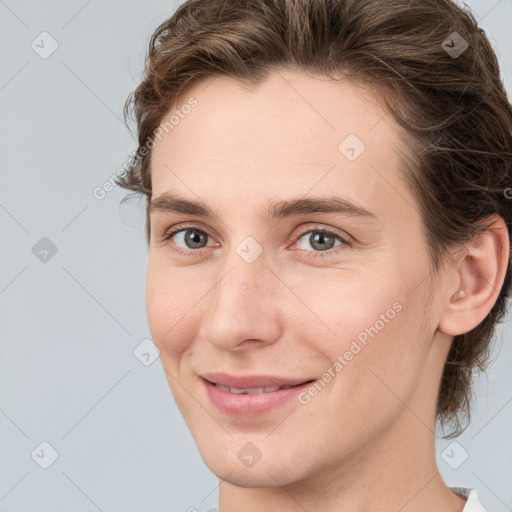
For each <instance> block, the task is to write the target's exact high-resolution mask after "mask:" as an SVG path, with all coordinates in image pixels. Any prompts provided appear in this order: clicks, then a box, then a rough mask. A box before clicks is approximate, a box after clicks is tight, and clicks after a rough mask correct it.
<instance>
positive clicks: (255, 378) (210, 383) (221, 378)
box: [200, 373, 313, 418]
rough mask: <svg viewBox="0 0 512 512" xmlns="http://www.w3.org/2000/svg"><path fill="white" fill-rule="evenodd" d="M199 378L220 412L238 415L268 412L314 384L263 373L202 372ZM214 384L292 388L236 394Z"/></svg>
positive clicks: (241, 387) (252, 415) (245, 415)
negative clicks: (243, 374) (242, 374)
mask: <svg viewBox="0 0 512 512" xmlns="http://www.w3.org/2000/svg"><path fill="white" fill-rule="evenodd" d="M200 377H201V382H202V384H203V387H204V388H205V392H206V393H205V394H206V395H207V397H208V399H209V401H210V402H211V403H212V404H213V405H214V406H215V407H216V408H217V409H218V410H219V411H220V412H221V413H223V414H225V415H228V416H234V417H238V418H242V417H246V418H251V417H255V416H260V415H264V414H268V413H270V412H272V411H274V410H276V409H278V408H280V407H282V406H284V405H285V404H287V403H290V402H291V401H293V400H294V399H296V397H297V395H299V394H300V393H301V392H302V391H304V389H306V388H307V387H309V386H310V385H311V384H313V379H309V380H304V379H290V378H284V377H277V376H264V375H252V376H240V377H236V376H233V375H228V374H225V373H205V374H202V375H200ZM214 383H217V384H221V385H223V386H228V387H233V388H239V389H244V388H259V387H272V386H292V387H289V388H285V389H278V390H276V391H269V392H263V393H257V394H238V393H232V392H230V391H225V390H224V389H221V388H219V387H217V386H216V385H215V384H214Z"/></svg>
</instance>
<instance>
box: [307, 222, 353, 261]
mask: <svg viewBox="0 0 512 512" xmlns="http://www.w3.org/2000/svg"><path fill="white" fill-rule="evenodd" d="M336 241H338V243H337V244H336ZM297 245H298V249H301V250H305V251H308V252H316V253H318V252H320V253H325V252H328V253H329V255H332V253H333V252H334V253H337V252H338V250H336V251H332V249H333V248H335V247H339V246H343V248H344V247H345V246H350V242H349V240H348V239H347V238H345V237H344V236H342V235H341V234H339V233H338V232H336V231H333V230H330V229H327V228H320V227H318V228H317V227H315V228H314V229H309V230H308V231H303V232H302V233H301V234H300V235H299V237H298V238H297ZM308 245H309V247H308ZM310 247H312V248H313V250H311V249H310ZM317 256H324V255H323V254H314V256H313V257H317Z"/></svg>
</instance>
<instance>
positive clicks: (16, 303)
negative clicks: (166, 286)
mask: <svg viewBox="0 0 512 512" xmlns="http://www.w3.org/2000/svg"><path fill="white" fill-rule="evenodd" d="M466 3H467V4H468V5H469V6H471V7H472V8H473V9H474V10H475V12H476V15H477V18H478V19H480V25H481V26H482V27H483V28H484V29H485V30H486V32H487V34H488V35H489V37H490V39H491V42H492V43H493V45H494V48H495V50H496V51H497V53H498V58H499V60H500V62H501V66H502V73H503V77H504V80H505V84H506V86H507V88H508V90H509V91H511V90H512V87H511V86H512V35H511V30H510V26H511V22H512V1H511V0H501V1H495V0H493V1H485V0H471V1H468V2H466ZM177 5H178V3H177V2H176V1H167V2H165V1H163V0H159V1H157V0H153V1H146V2H142V1H139V2H135V1H124V2H120V1H117V2H115V1H102V2H100V1H99V0H93V1H67V2H64V1H44V2H42V1H39V2H36V1H21V0H17V1H15V0H8V1H7V2H2V1H0V47H1V54H0V55H1V66H0V112H1V116H0V144H1V151H0V168H1V179H2V182H1V186H0V222H1V233H2V236H1V238H2V242H1V244H0V251H1V265H0V333H1V345H0V349H1V353H0V386H1V387H0V389H1V391H0V443H1V445H0V450H1V451H0V511H1V512H21V511H31V512H43V511H44V512H46V511H48V512H50V511H51V512H57V511H70V510H73V511H75V512H80V511H84V512H94V511H95V510H100V511H103V512H108V511H112V512H114V511H116V512H117V511H125V512H131V511H142V510H144V511H170V512H175V511H176V512H178V511H186V510H188V509H189V507H196V508H197V509H198V510H203V509H206V508H207V507H208V506H210V505H212V504H214V503H216V501H217V492H218V489H217V478H216V477H215V476H214V475H212V474H211V473H210V472H209V471H208V470H207V469H206V467H205V465H204V463H203V462H202V460H201V457H200V456H199V454H198V452H197V450H196V448H195V445H194V443H193V441H192V438H191V436H190V434H189V432H188V430H187V428H186V426H185V423H184V421H183V420H182V418H181V416H180V414H179V412H178V410H177V408H176V406H175V404H174V402H173V399H172V395H171V392H170V390H169V388H168V384H167V381H166V379H165V375H164V372H163V370H162V368H161V365H160V362H159V360H156V361H155V362H154V363H153V364H151V365H149V366H145V365H144V364H142V363H141V361H140V360H139V359H137V358H136V357H135V356H134V354H133V350H134V349H135V347H137V346H138V345H139V344H140V343H141V342H142V340H144V339H145V338H149V337H150V333H149V329H148V326H147V320H146V311H145V302H144V279H145V270H146V263H147V249H146V244H145V239H144V234H143V220H142V215H141V209H140V208H139V209H137V208H136V207H135V204H133V205H132V206H128V207H127V208H122V209H121V210H120V209H119V202H120V200H121V198H122V197H123V196H124V191H121V190H119V189H117V188H115V189H114V190H112V191H110V192H108V193H107V194H106V196H105V198H104V199H102V200H98V199H96V198H95V197H94V196H93V190H94V189H95V188H96V187H101V186H102V185H103V184H104V183H105V182H106V181H108V179H109V178H110V177H112V176H113V175H114V174H115V172H116V171H117V169H119V168H120V167H122V165H123V164H124V162H125V161H126V160H127V157H128V155H129V153H130V152H131V151H133V150H134V149H135V148H136V145H135V141H134V139H133V138H132V137H131V135H130V134H129V133H128V131H127V130H126V129H125V127H124V125H123V124H122V120H121V119H122V107H123V103H124V100H125V98H126V96H127V95H128V94H129V92H130V91H131V90H132V89H133V88H134V87H135V86H136V83H137V81H138V80H139V78H140V74H141V70H142V65H143V58H144V54H145V50H146V46H147V42H148V40H149V37H150V35H151V34H152V32H153V31H154V29H155V28H156V27H157V25H158V24H159V23H160V22H161V21H163V20H164V19H165V18H166V17H168V16H169V15H170V14H171V13H172V12H173V11H174V10H175V8H176V6H177ZM43 31H47V32H48V33H49V34H51V36H52V38H53V39H55V40H56V41H57V43H58V45H59V46H58V48H57V50H56V51H55V52H54V53H53V54H52V55H51V56H50V57H48V58H46V59H43V58H42V57H40V55H39V54H38V53H36V51H34V50H33V48H32V47H31V43H32V41H34V40H36V43H37V41H38V39H37V37H38V36H39V34H40V33H41V32H43ZM39 40H40V39H39ZM45 41H46V42H45V49H46V51H47V50H48V49H49V48H50V43H51V41H50V40H49V39H46V40H45ZM40 50H41V51H42V50H43V49H42V48H41V49H40ZM511 186H512V179H511ZM43 237H47V238H48V239H49V240H51V243H52V244H53V245H54V246H55V247H56V250H57V252H56V254H54V255H53V256H52V253H51V250H50V252H49V253H48V254H47V256H46V259H47V261H46V262H43V261H40V259H38V257H36V255H35V254H34V253H33V247H34V246H35V245H36V244H37V243H38V242H39V241H40V239H41V238H43ZM45 243H46V244H47V245H46V246H45V245H44V244H45ZM39 244H43V246H42V248H41V247H39V246H36V249H38V250H40V251H41V250H44V249H45V248H46V249H48V242H44V241H43V242H39ZM34 251H35V252H37V251H36V250H34ZM43 254H44V253H41V254H40V257H43V256H42V255H43ZM509 318H510V317H509ZM511 335H512V329H511V321H510V319H509V320H508V321H507V323H506V324H505V325H504V326H503V327H501V328H500V330H499V335H498V339H497V344H496V350H495V352H494V353H493V360H494V361H495V362H494V364H493V365H492V367H491V369H490V371H489V372H488V375H487V377H484V378H481V379H479V380H478V383H477V384H478V388H477V389H478V392H477V393H478V399H477V402H476V404H475V408H474V413H473V418H472V426H471V427H469V428H468V429H467V430H466V432H465V433H464V434H463V435H462V436H460V437H459V438H458V439H456V442H457V443H458V445H454V446H452V447H449V445H450V444H451V443H452V441H446V440H444V441H438V442H437V456H438V462H439V468H440V470H441V472H442V474H443V476H444V478H445V480H446V482H447V483H448V484H449V485H460V486H467V487H476V488H477V489H478V491H479V495H480V498H481V501H482V502H483V504H484V506H486V508H487V509H488V510H489V511H495V512H505V511H507V510H512V486H511V482H512V462H511V461H512V429H511V427H512V404H511V401H512V371H511V369H512V349H511V343H510V342H511ZM43 441H46V442H48V443H49V444H50V445H51V446H52V447H54V449H55V450H56V451H57V452H58V458H57V459H56V461H55V462H54V463H53V464H52V465H51V466H50V467H48V468H47V469H43V468H41V467H40V466H39V465H38V464H37V463H36V462H35V461H38V462H39V463H44V462H45V461H46V462H48V460H49V459H48V457H49V456H50V451H49V449H47V448H46V449H45V448H44V447H43V451H42V452H41V447H40V446H39V445H40V443H41V442H43ZM447 447H448V452H443V451H444V450H445V449H447ZM452 449H454V451H453V452H452V451H451V450H452ZM462 449H464V450H466V451H467V452H468V454H469V457H468V458H467V460H466V461H465V462H464V463H463V464H462V465H460V467H458V468H457V469H452V468H451V467H450V466H449V465H448V464H447V463H446V462H445V458H444V457H443V456H442V454H443V453H445V454H446V453H449V454H450V455H452V460H453V459H454V458H455V459H457V458H458V460H461V459H460V457H461V456H462V455H463V452H462V451H461V450H462ZM34 450H36V451H35V455H33V457H32V456H31V454H32V453H33V452H34ZM37 453H39V457H38V456H37ZM42 454H44V455H42Z"/></svg>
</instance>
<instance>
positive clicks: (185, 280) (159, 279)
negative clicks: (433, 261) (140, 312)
mask: <svg viewBox="0 0 512 512" xmlns="http://www.w3.org/2000/svg"><path fill="white" fill-rule="evenodd" d="M190 98H194V100H193V101H194V102H196V103H195V107H194V108H193V109H186V110H184V111H187V112H189V113H188V114H187V115H183V116H182V118H180V121H179V124H176V125H174V127H173V129H172V130H168V131H167V132H164V133H163V134H162V136H161V137H160V139H159V140H156V139H155V142H156V144H155V146H154V149H153V155H152V184H153V202H154V208H153V210H152V212H151V241H150V250H149V264H148V272H147V288H146V289H147V296H146V301H147V314H148V321H149V326H150V330H151V334H152V337H153V340H154V342H155V344H156V345H157V346H158V348H159V349H160V357H161V362H162V365H163V367H164V369H165V372H166V375H167V379H168V382H169V385H170V387H171V390H172V393H173V396H174V398H175V400H176V403H177V405H178V407H179V409H180V411H181V413H182V414H183V416H184V419H185V421H186V422H187V425H188V427H189V429H190V431H191V433H192V435H193V437H194V439H195V441H196V443H197V446H198V449H199V450H200V453H201V455H202V457H203V459H204V460H205V463H206V464H207V465H208V467H209V468H210V469H211V470H212V471H213V472H214V473H215V474H216V475H218V476H219V477H221V478H223V479H225V480H228V481H230V482H231V483H234V484H236V485H240V486H247V487H253V486H275V485H276V483H277V482H279V483H280V484H281V485H284V484H286V483H291V482H296V481H299V480H303V479H307V478H308V477H312V476H313V475H315V474H320V473H321V472H322V471H327V470H328V469H329V468H332V467H339V466H340V465H343V463H344V462H346V463H347V464H348V462H349V461H350V460H351V459H352V458H354V457H356V456H358V455H361V454H362V453H363V451H364V449H365V447H367V446H370V445H372V444H373V445H375V443H377V442H378V440H379V439H383V438H384V435H385V433H386V432H395V435H398V434H396V433H399V435H403V432H400V429H405V424H406V423H405V422H404V419H403V418H404V403H405V404H407V406H410V407H416V409H415V410H416V411H417V413H418V414H422V412H424V413H425V414H428V409H421V408H422V407H423V406H424V402H425V403H426V401H427V399H426V393H425V391H424V389H423V391H421V392H420V387H421V386H424V385H425V383H426V382H427V380H428V379H431V382H429V383H428V385H429V386H431V388H432V393H434V391H435V389H434V388H435V386H436V382H435V380H436V379H437V378H438V377H439V374H435V375H434V374H433V373H432V372H430V369H429V368H430V367H429V366H428V365H429V364H430V360H431V357H432V355H431V346H432V338H433V336H434V334H435V330H436V323H435V319H436V302H435V298H434V301H433V302H428V293H427V287H428V284H429V282H430V262H429V257H428V252H427V247H426V245H425V240H424V236H423V229H422V220H421V217H420V214H419V213H418V212H419V207H418V206H417V202H416V200H415V199H414V198H413V196H412V195H411V192H410V191H409V190H408V189H407V187H406V185H405V182H404V180H403V177H402V172H403V170H402V168H401V164H400V161H399V157H398V150H399V149H400V147H401V142H400V135H399V132H398V128H396V126H395V125H394V124H393V122H392V120H391V118H390V117H389V116H386V115H384V112H383V111H382V110H381V107H380V106H379V103H378V102H377V100H376V99H375V98H374V97H373V96H372V94H371V93H370V91H368V90H367V89H364V88H362V87H359V86H357V87H356V86H355V85H353V84H348V83H346V82H332V81H331V82H329V81H327V80H324V79H321V78H319V77H312V76H308V75H306V74H303V73H300V72H292V71H287V72H284V71H282V72H280V73H279V74H278V73H275V74H273V75H271V77H270V78H269V79H268V80H267V81H266V82H265V83H263V84H262V85H261V86H259V87H258V88H252V89H251V88H249V87H248V86H243V85H241V84H240V83H238V82H235V81H232V80H229V79H227V78H216V79H214V80H213V81H212V80H211V79H210V80H208V81H206V82H202V83H200V84H197V85H196V86H194V87H193V88H192V89H190V90H189V91H187V94H185V95H184V97H183V100H182V101H181V100H180V101H181V104H186V103H187V101H189V102H190ZM179 106H180V103H178V104H177V107H175V108H178V109H179ZM173 111H174V110H173ZM171 114H172V112H171V113H170V114H169V115H171ZM168 117H169V116H165V117H164V120H163V121H165V120H166V119H167V118H168ZM363 145H364V146H363ZM169 195H172V196H173V197H174V199H176V198H179V199H183V200H186V201H189V202H194V203H199V206H202V208H203V211H200V210H198V209H197V208H195V209H194V208H191V205H190V204H189V203H185V202H177V201H175V200H174V201H171V198H170V197H169ZM319 200H323V201H324V202H323V203H320V202H318V201H319ZM297 201H300V202H297ZM329 201H330V202H329ZM333 205H334V206H333ZM427 311H428V312H429V314H428V315H427V314H426V312H427ZM427 369H428V371H426V370H427ZM429 372H430V373H429ZM425 375H427V377H425ZM425 379H427V380H425ZM420 385H421V386H420ZM283 386H285V387H283ZM261 388H265V389H261ZM420 395H421V397H422V398H421V400H423V402H421V403H420V402H419V400H420V398H419V396H420ZM397 397H399V399H398V398H397ZM410 427H411V425H410V424H408V427H407V428H410ZM423 428H424V427H423ZM424 430H426V429H425V428H424Z"/></svg>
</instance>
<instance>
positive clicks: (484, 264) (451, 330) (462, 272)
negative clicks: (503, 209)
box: [438, 215, 510, 336]
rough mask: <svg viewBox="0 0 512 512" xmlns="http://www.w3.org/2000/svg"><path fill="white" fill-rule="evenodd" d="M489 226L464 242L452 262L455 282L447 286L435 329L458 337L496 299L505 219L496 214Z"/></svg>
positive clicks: (506, 243) (504, 259)
mask: <svg viewBox="0 0 512 512" xmlns="http://www.w3.org/2000/svg"><path fill="white" fill-rule="evenodd" d="M490 220H491V222H492V224H491V225H490V227H489V228H488V229H486V230H485V231H483V232H481V233H479V234H478V235H476V236H475V237H474V238H473V239H472V240H471V241H469V242H466V243H465V244H464V245H465V247H464V250H463V251H461V253H460V255H459V256H458V257H457V258H456V259H454V261H453V262H452V263H451V270H452V271H453V272H455V273H456V277H457V279H456V281H454V282H455V283H457V284H456V285H454V287H455V290H454V289H453V287H452V288H451V289H447V292H446V302H445V304H444V307H443V311H442V314H441V318H440V321H439V327H438V330H439V331H441V332H443V333H445V334H448V335H451V336H458V335H459V334H464V333H466V332H469V331H471V330H472V329H474V328H475V327H476V326H477V325H478V324H480V323H481V322H482V321H483V320H484V319H485V317H486V316H487V315H488V313H489V312H490V311H491V309H492V307H493V306H494V304H495V303H496V300H497V299H498V296H499V293H500V290H501V287H502V285H503V282H504V280H505V274H506V271H507V267H508V263H509V259H510V240H509V234H508V230H507V226H506V224H505V221H504V220H503V219H502V218H501V217H500V216H498V215H494V216H493V217H492V218H491V219H490Z"/></svg>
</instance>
